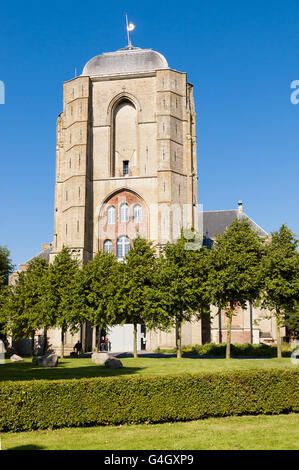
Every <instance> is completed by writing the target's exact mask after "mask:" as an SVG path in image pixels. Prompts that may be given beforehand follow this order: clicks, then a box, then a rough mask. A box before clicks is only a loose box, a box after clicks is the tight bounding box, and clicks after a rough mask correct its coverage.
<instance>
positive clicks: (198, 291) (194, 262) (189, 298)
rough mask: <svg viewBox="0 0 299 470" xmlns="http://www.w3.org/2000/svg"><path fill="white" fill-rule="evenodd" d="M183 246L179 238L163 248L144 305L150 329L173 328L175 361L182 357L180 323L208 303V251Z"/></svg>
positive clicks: (197, 313)
mask: <svg viewBox="0 0 299 470" xmlns="http://www.w3.org/2000/svg"><path fill="white" fill-rule="evenodd" d="M186 243H187V240H186V239H185V238H184V237H183V235H182V236H181V238H180V239H178V240H177V242H176V243H174V244H167V246H166V247H165V249H164V252H163V253H162V255H161V256H160V258H159V260H158V263H157V269H156V273H155V277H154V284H153V287H152V288H151V290H150V294H149V296H148V306H147V310H148V326H149V327H150V328H154V329H155V328H160V329H162V330H163V329H164V330H168V329H169V328H171V327H175V331H176V348H177V358H181V357H182V324H183V322H185V321H191V319H192V318H193V317H197V318H199V317H200V313H201V311H202V310H203V309H204V308H205V306H206V304H207V303H208V293H207V290H206V279H207V273H208V257H209V253H208V250H207V249H206V248H205V247H202V248H200V249H199V250H188V249H186V246H187V245H186Z"/></svg>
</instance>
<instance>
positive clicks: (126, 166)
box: [123, 160, 129, 176]
mask: <svg viewBox="0 0 299 470" xmlns="http://www.w3.org/2000/svg"><path fill="white" fill-rule="evenodd" d="M128 174H129V162H128V160H125V161H124V162H123V175H124V176H126V175H128Z"/></svg>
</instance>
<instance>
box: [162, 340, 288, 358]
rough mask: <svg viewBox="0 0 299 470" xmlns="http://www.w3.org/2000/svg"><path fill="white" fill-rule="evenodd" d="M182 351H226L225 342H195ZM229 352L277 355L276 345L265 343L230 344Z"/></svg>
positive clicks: (220, 354) (215, 354) (216, 354)
mask: <svg viewBox="0 0 299 470" xmlns="http://www.w3.org/2000/svg"><path fill="white" fill-rule="evenodd" d="M284 349H285V353H284V354H283V355H284V356H285V357H290V355H291V352H290V351H288V348H287V345H286V346H285V347H284ZM182 351H183V353H186V354H196V355H199V356H213V357H223V356H225V352H226V343H221V344H215V343H207V344H196V345H194V346H182ZM155 352H157V353H175V352H176V349H175V348H173V349H161V348H157V349H156V350H155ZM231 354H232V356H234V357H261V358H262V357H275V356H276V355H277V346H274V345H273V346H272V345H271V346H270V345H267V344H263V343H260V344H250V343H245V344H232V345H231Z"/></svg>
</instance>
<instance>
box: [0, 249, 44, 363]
mask: <svg viewBox="0 0 299 470" xmlns="http://www.w3.org/2000/svg"><path fill="white" fill-rule="evenodd" d="M48 269H49V268H48V263H47V261H46V260H44V259H41V258H34V259H33V260H32V261H30V263H29V264H28V267H27V270H26V271H24V272H21V273H19V276H18V279H17V281H16V284H15V285H14V286H11V287H8V288H7V291H6V295H5V299H4V302H3V305H2V314H3V320H5V331H6V333H10V334H11V335H12V336H14V337H15V338H24V337H28V336H30V337H31V340H32V341H31V353H32V355H33V354H34V334H35V331H36V330H37V329H39V328H42V327H46V326H47V311H46V305H45V285H46V278H47V274H48Z"/></svg>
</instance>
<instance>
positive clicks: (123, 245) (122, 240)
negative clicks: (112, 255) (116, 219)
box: [117, 235, 130, 261]
mask: <svg viewBox="0 0 299 470" xmlns="http://www.w3.org/2000/svg"><path fill="white" fill-rule="evenodd" d="M129 250H130V240H129V239H128V237H126V236H124V235H123V236H122V237H119V239H118V240H117V259H118V261H121V260H123V259H124V257H125V256H126V254H128V252H129Z"/></svg>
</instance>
